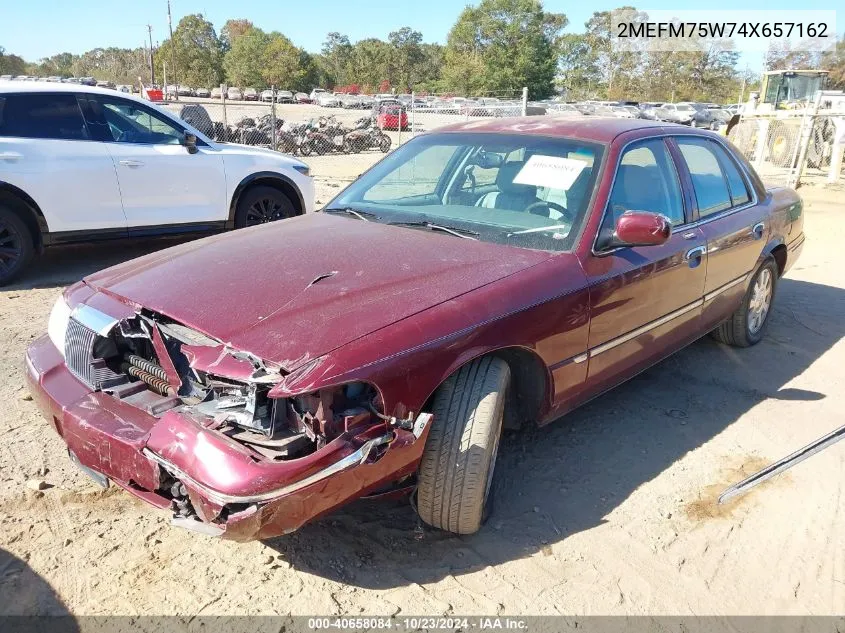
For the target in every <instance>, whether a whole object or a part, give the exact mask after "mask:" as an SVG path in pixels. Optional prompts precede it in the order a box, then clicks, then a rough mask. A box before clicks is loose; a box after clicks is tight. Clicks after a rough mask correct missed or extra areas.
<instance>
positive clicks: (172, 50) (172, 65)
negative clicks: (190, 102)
mask: <svg viewBox="0 0 845 633" xmlns="http://www.w3.org/2000/svg"><path fill="white" fill-rule="evenodd" d="M167 26H168V27H169V28H170V76H171V77H172V78H173V85H174V86H178V85H179V84H178V83H177V80H176V56H175V55H176V42H175V41H174V40H173V20H172V19H171V17H170V0H167ZM176 100H177V101H178V100H179V89H178V88H176Z"/></svg>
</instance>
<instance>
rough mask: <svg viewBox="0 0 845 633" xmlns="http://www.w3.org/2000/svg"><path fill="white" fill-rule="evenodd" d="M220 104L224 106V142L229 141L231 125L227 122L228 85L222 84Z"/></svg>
mask: <svg viewBox="0 0 845 633" xmlns="http://www.w3.org/2000/svg"><path fill="white" fill-rule="evenodd" d="M220 103H221V104H222V105H223V141H224V142H225V141H228V140H229V123H228V122H227V121H226V84H220Z"/></svg>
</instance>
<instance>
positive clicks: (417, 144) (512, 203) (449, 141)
mask: <svg viewBox="0 0 845 633" xmlns="http://www.w3.org/2000/svg"><path fill="white" fill-rule="evenodd" d="M603 150H604V146H603V145H599V144H596V143H591V142H587V141H581V140H576V139H569V138H547V137H538V136H526V135H518V134H513V135H511V134H486V133H469V134H466V133H442V134H430V135H424V136H420V137H417V138H415V139H413V140H411V141H409V142H408V143H406V144H404V145H402V146H401V147H399V148H398V149H397V150H396V151H394V152H393V153H392V154H390V155H389V156H387V157H386V158H385V159H384V160H382V161H381V162H380V163H378V164H377V165H376V166H375V167H373V168H372V169H371V170H370V171H368V172H367V173H365V174H364V175H363V176H361V177H360V178H359V179H358V180H356V181H355V182H354V183H352V184H351V185H350V186H349V187H348V188H347V189H346V190H344V191H343V192H341V194H340V195H338V196H337V198H335V199H334V200H332V201H331V202H330V203H329V204H328V205H327V207H326V209H325V210H326V211H332V210H350V209H351V210H354V211H357V212H359V214H360V215H365V214H366V215H365V217H366V219H367V220H369V221H376V222H383V223H390V222H393V223H407V222H412V223H416V224H417V225H418V226H419V225H423V226H425V225H427V224H437V225H440V226H441V227H443V226H445V227H447V228H451V229H454V230H456V231H459V232H464V233H467V234H469V235H472V236H474V237H475V238H476V239H479V240H482V241H486V242H494V243H499V244H509V245H513V246H520V247H524V248H533V249H541V250H549V251H565V250H570V249H571V248H572V246H573V243H574V241H575V238H576V236H577V234H578V231H579V228H580V226H581V224H582V222H583V221H584V217H585V215H586V211H587V206H588V204H589V200H590V197H591V194H592V192H593V188H594V186H595V183H596V178H597V173H598V171H599V166H600V164H601V158H602V154H603ZM348 217H350V218H351V219H354V218H356V217H359V218H360V216H354V215H353V214H348Z"/></svg>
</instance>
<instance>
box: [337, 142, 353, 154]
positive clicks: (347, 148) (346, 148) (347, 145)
mask: <svg viewBox="0 0 845 633" xmlns="http://www.w3.org/2000/svg"><path fill="white" fill-rule="evenodd" d="M340 149H341V151H342V152H343V153H344V154H352V153H354V152H355V148H353V147H352V141H350V140H349V139H348V138H345V139H343V146H342V147H341V148H340Z"/></svg>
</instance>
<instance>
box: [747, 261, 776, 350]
mask: <svg viewBox="0 0 845 633" xmlns="http://www.w3.org/2000/svg"><path fill="white" fill-rule="evenodd" d="M771 305H772V271H771V270H770V269H769V268H763V269H762V270H760V274H759V275H757V279H756V280H755V281H754V286H753V287H752V288H751V298H750V299H749V300H748V331H749V332H750V333H751V334H757V332H759V331H760V328H762V327H763V324H764V323H765V322H766V317H767V316H768V314H769V308H770V307H771Z"/></svg>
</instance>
